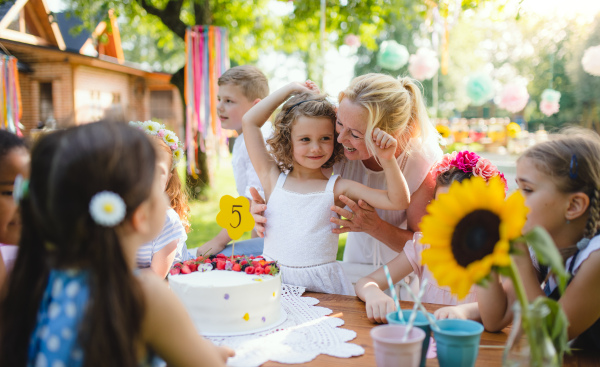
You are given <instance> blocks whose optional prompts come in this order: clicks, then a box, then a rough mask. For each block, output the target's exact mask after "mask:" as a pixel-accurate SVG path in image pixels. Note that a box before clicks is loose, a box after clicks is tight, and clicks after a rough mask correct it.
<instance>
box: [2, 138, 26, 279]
mask: <svg viewBox="0 0 600 367" xmlns="http://www.w3.org/2000/svg"><path fill="white" fill-rule="evenodd" d="M19 176H20V177H22V178H29V151H28V149H27V145H26V144H25V141H23V139H21V138H20V137H18V136H17V135H15V134H13V133H11V132H8V131H7V130H0V286H1V285H2V282H3V279H4V278H5V276H6V274H7V272H10V270H11V269H12V266H13V263H14V261H15V259H16V257H17V249H18V247H17V244H18V243H19V236H20V235H21V218H20V215H19V212H18V210H17V204H16V202H15V200H14V198H13V196H14V195H13V193H14V189H15V180H17V181H18V179H17V177H19Z"/></svg>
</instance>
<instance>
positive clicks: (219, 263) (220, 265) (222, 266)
mask: <svg viewBox="0 0 600 367" xmlns="http://www.w3.org/2000/svg"><path fill="white" fill-rule="evenodd" d="M217 270H225V261H217Z"/></svg>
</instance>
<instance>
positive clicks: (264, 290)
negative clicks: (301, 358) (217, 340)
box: [169, 257, 285, 335]
mask: <svg viewBox="0 0 600 367" xmlns="http://www.w3.org/2000/svg"><path fill="white" fill-rule="evenodd" d="M210 260H211V259H208V260H205V261H206V263H203V262H202V261H199V260H193V261H192V260H190V261H192V262H193V263H190V261H188V262H185V263H183V264H182V263H180V264H176V265H175V266H174V269H179V271H177V270H175V271H173V270H174V269H172V271H171V274H170V275H169V286H170V287H171V289H172V290H173V292H174V293H175V294H176V295H177V296H178V297H179V299H180V300H181V302H182V303H183V305H184V306H185V308H186V309H187V311H188V313H189V315H190V317H191V318H192V320H193V322H194V325H195V326H196V328H197V330H198V331H199V332H200V333H201V334H204V335H235V334H244V333H252V332H254V331H257V330H263V329H268V328H269V327H270V326H276V325H277V324H279V323H280V322H281V321H282V316H285V314H284V313H283V311H282V308H281V274H280V273H279V269H278V268H277V265H276V264H273V263H268V262H267V263H266V264H265V261H264V260H262V259H248V258H245V257H243V258H236V259H234V261H229V260H230V259H228V258H222V257H221V258H217V257H213V258H212V261H210ZM244 260H246V261H244ZM252 261H254V264H255V265H256V266H252V264H253V263H252ZM258 261H262V262H263V266H261V265H260V263H258ZM241 262H242V263H244V264H243V265H241V266H236V264H237V265H239V264H240V263H241ZM186 263H188V264H187V265H188V267H189V265H192V266H191V269H194V270H195V271H190V272H189V273H188V271H187V270H188V269H185V270H183V269H182V268H184V266H185V265H186ZM194 265H196V266H194ZM242 267H243V268H244V270H242V269H241V268H242ZM220 268H222V270H221V269H220ZM249 268H250V269H249ZM252 268H253V269H252ZM258 268H262V269H263V271H262V272H261V271H259V273H261V274H259V275H256V274H253V273H254V271H255V270H256V269H258ZM265 268H266V269H269V270H270V271H269V273H270V274H264V273H263V272H264V269H265ZM226 269H228V270H226ZM233 269H235V270H233ZM271 269H272V270H271ZM174 273H175V274H174ZM271 274H272V275H271Z"/></svg>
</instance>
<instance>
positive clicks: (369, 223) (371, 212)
mask: <svg viewBox="0 0 600 367" xmlns="http://www.w3.org/2000/svg"><path fill="white" fill-rule="evenodd" d="M340 200H341V201H342V202H343V203H344V204H346V206H348V208H350V210H351V211H348V210H346V209H344V208H341V207H339V206H336V205H334V206H332V207H331V210H333V211H334V212H336V213H337V214H339V215H340V216H342V217H344V218H346V219H341V218H336V217H331V218H329V220H330V221H331V222H332V223H335V224H337V225H338V226H341V228H334V229H332V230H331V231H332V232H333V233H336V234H341V233H346V232H365V233H370V232H371V231H373V230H375V229H376V228H377V226H378V223H379V222H380V221H381V218H379V215H378V214H377V212H376V211H375V208H373V207H372V206H371V205H369V204H367V203H366V202H365V201H364V200H359V201H358V204H357V203H355V202H354V201H353V200H351V199H350V198H348V197H347V196H344V195H340Z"/></svg>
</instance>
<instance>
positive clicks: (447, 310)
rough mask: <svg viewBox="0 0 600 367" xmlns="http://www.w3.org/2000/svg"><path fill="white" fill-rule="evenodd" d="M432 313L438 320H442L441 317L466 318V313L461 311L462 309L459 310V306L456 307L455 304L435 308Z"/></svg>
mask: <svg viewBox="0 0 600 367" xmlns="http://www.w3.org/2000/svg"><path fill="white" fill-rule="evenodd" d="M433 315H434V316H435V318H436V319H438V320H443V319H462V320H466V319H467V318H468V317H467V315H466V314H465V313H464V312H463V310H461V309H460V307H456V306H448V307H442V308H440V309H437V310H435V312H434V313H433Z"/></svg>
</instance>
